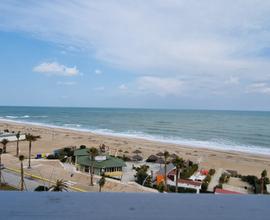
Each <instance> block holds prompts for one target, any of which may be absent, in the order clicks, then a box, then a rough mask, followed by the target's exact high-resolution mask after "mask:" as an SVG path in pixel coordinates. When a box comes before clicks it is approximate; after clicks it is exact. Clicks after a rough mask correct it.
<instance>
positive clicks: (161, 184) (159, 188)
mask: <svg viewBox="0 0 270 220" xmlns="http://www.w3.org/2000/svg"><path fill="white" fill-rule="evenodd" d="M164 189H165V186H164V183H163V182H161V183H159V184H158V185H157V190H158V191H159V192H160V193H163V192H164Z"/></svg>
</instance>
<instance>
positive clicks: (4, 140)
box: [1, 139, 9, 154]
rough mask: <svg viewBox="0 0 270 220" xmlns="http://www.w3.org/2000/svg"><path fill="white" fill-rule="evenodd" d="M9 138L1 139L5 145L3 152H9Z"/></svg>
mask: <svg viewBox="0 0 270 220" xmlns="http://www.w3.org/2000/svg"><path fill="white" fill-rule="evenodd" d="M8 142H9V140H8V139H3V140H2V141H1V144H2V145H3V153H4V154H5V153H6V152H7V144H8Z"/></svg>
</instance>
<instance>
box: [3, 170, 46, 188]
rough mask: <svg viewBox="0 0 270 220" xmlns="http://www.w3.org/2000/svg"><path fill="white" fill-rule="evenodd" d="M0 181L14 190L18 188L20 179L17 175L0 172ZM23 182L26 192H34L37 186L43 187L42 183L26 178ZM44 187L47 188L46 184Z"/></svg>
mask: <svg viewBox="0 0 270 220" xmlns="http://www.w3.org/2000/svg"><path fill="white" fill-rule="evenodd" d="M2 180H4V181H5V182H6V183H7V184H9V185H11V186H13V187H15V188H18V189H19V188H20V184H21V178H20V176H19V175H18V174H15V173H12V172H10V171H8V170H2ZM24 182H25V188H26V190H27V191H34V190H35V188H36V187H38V186H39V185H44V183H40V182H39V181H37V180H33V179H29V178H27V177H25V178H24ZM45 185H46V186H47V183H45Z"/></svg>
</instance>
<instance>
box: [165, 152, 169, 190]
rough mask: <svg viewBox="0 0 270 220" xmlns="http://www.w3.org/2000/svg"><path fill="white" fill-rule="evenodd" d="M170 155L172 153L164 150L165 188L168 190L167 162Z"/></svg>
mask: <svg viewBox="0 0 270 220" xmlns="http://www.w3.org/2000/svg"><path fill="white" fill-rule="evenodd" d="M169 157H170V153H169V152H168V151H164V182H165V183H164V190H165V191H167V190H168V188H167V162H168V158H169Z"/></svg>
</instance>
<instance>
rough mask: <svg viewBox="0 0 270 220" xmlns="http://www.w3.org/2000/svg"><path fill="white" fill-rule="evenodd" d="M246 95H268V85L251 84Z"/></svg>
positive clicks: (269, 90)
mask: <svg viewBox="0 0 270 220" xmlns="http://www.w3.org/2000/svg"><path fill="white" fill-rule="evenodd" d="M247 93H261V94H266V95H270V84H267V83H264V82H260V83H253V84H251V85H250V86H248V88H247Z"/></svg>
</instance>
